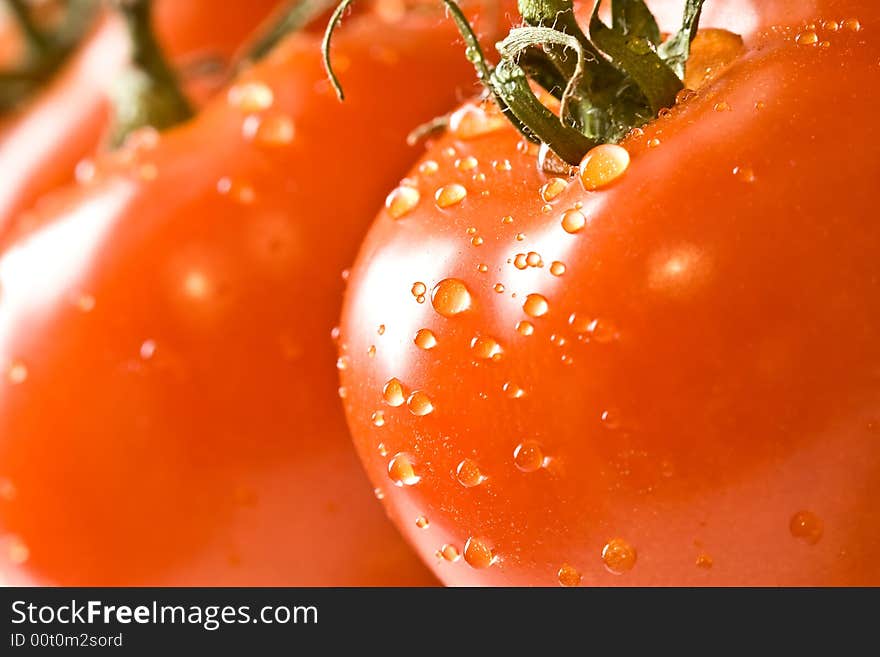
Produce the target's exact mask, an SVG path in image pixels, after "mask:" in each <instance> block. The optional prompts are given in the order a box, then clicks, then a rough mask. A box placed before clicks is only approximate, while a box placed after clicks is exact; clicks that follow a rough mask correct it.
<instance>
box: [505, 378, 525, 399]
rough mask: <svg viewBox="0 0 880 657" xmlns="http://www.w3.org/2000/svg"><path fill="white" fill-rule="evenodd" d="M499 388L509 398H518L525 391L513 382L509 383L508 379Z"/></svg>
mask: <svg viewBox="0 0 880 657" xmlns="http://www.w3.org/2000/svg"><path fill="white" fill-rule="evenodd" d="M501 390H502V391H503V392H504V394H505V395H507V396H508V397H509V398H510V399H519V398H520V397H522V396H523V395H524V394H526V391H525V390H523V389H522V388H520V387H519V386H518V385H516V384H515V383H511V382H510V381H508V382H507V383H505V384H504V385H503V386H501Z"/></svg>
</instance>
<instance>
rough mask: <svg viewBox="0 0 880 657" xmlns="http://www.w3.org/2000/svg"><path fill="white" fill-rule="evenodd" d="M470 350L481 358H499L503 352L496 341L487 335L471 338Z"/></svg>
mask: <svg viewBox="0 0 880 657" xmlns="http://www.w3.org/2000/svg"><path fill="white" fill-rule="evenodd" d="M471 350H472V351H473V353H474V357H475V358H479V359H482V360H499V359H500V358H501V356H502V354H503V353H504V350H503V349H502V348H501V345H500V344H498V341H497V340H495V338H491V337H489V336H487V335H477V336H474V338H473V339H472V340H471Z"/></svg>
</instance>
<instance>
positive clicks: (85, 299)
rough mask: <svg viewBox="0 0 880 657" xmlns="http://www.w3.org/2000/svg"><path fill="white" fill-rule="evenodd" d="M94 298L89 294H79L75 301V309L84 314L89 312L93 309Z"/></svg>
mask: <svg viewBox="0 0 880 657" xmlns="http://www.w3.org/2000/svg"><path fill="white" fill-rule="evenodd" d="M95 303H96V301H95V297H93V296H92V295H91V294H81V295H79V297H77V299H76V307H77V308H79V309H80V310H81V311H83V312H84V313H88V312H91V311H93V310H94V309H95Z"/></svg>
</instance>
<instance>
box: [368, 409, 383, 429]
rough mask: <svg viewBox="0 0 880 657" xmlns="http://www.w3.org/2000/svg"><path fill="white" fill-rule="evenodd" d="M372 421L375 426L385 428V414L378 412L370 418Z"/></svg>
mask: <svg viewBox="0 0 880 657" xmlns="http://www.w3.org/2000/svg"><path fill="white" fill-rule="evenodd" d="M370 420H371V421H372V422H373V426H376V427H384V426H385V413H384V412H383V411H376V412H375V413H373V414H372V415H371V416H370Z"/></svg>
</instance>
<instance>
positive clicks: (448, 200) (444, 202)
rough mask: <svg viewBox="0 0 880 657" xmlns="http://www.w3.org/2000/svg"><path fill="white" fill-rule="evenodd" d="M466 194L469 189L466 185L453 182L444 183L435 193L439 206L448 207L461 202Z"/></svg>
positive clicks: (435, 200)
mask: <svg viewBox="0 0 880 657" xmlns="http://www.w3.org/2000/svg"><path fill="white" fill-rule="evenodd" d="M465 196H467V189H465V187H464V185H459V184H458V183H451V184H449V185H443V187H441V188H439V189H438V190H437V191H436V192H435V193H434V202H435V203H436V204H437V207H438V208H448V207H451V206H453V205H456V204H458V203H461V202H462V201H463V200H464V198H465Z"/></svg>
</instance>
